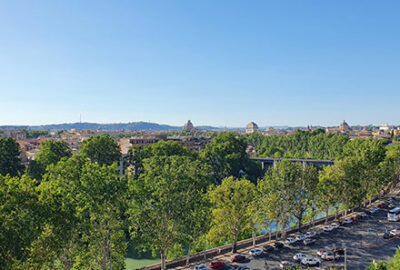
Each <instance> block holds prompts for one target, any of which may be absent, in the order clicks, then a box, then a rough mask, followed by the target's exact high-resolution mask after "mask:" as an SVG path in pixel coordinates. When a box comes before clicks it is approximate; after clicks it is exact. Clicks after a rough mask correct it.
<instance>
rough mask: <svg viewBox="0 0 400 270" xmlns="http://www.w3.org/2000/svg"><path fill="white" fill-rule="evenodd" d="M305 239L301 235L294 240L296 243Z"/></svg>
mask: <svg viewBox="0 0 400 270" xmlns="http://www.w3.org/2000/svg"><path fill="white" fill-rule="evenodd" d="M305 238H306V237H305V236H304V235H302V234H300V235H298V236H296V240H297V241H303V240H304V239H305Z"/></svg>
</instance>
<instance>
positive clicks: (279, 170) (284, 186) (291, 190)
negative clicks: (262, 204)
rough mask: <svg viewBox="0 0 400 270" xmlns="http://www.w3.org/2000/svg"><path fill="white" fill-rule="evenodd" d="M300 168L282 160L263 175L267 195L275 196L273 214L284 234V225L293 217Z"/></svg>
mask: <svg viewBox="0 0 400 270" xmlns="http://www.w3.org/2000/svg"><path fill="white" fill-rule="evenodd" d="M301 174H302V170H301V167H299V165H298V164H295V163H293V162H292V161H290V160H282V161H280V162H278V163H277V164H276V166H275V167H274V168H273V169H270V170H269V171H268V172H267V173H266V175H265V179H264V181H265V190H267V191H268V192H269V196H271V197H273V198H276V202H275V203H274V205H275V206H276V208H275V216H276V217H277V219H278V221H279V224H280V227H281V229H282V231H283V237H285V236H286V230H285V229H286V225H287V224H288V222H289V221H290V220H292V218H293V214H294V209H293V205H294V203H295V200H296V189H295V184H294V183H296V182H297V181H298V179H300V178H301Z"/></svg>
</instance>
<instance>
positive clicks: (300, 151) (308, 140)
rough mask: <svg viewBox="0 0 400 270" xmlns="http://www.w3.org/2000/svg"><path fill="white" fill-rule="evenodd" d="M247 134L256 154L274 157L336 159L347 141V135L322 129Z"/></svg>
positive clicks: (340, 154)
mask: <svg viewBox="0 0 400 270" xmlns="http://www.w3.org/2000/svg"><path fill="white" fill-rule="evenodd" d="M247 136H248V137H247V142H248V143H249V144H251V145H253V146H254V147H255V148H256V149H257V150H258V153H257V156H259V157H276V158H278V157H287V158H315V159H337V158H339V157H341V156H342V152H343V146H344V145H346V144H347V142H348V141H349V137H347V136H344V135H335V134H332V133H325V132H324V130H322V129H317V130H314V131H313V132H311V133H309V132H305V131H302V130H297V131H296V132H294V133H292V134H290V135H288V136H279V135H272V136H264V135H262V134H259V133H253V134H250V135H247Z"/></svg>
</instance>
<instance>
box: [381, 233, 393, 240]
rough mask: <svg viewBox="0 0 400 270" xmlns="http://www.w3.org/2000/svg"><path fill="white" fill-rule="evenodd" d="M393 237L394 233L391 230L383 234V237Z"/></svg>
mask: <svg viewBox="0 0 400 270" xmlns="http://www.w3.org/2000/svg"><path fill="white" fill-rule="evenodd" d="M392 237H393V235H392V234H391V233H390V232H389V231H386V232H385V233H384V234H383V239H390V238H392Z"/></svg>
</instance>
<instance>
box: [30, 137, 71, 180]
mask: <svg viewBox="0 0 400 270" xmlns="http://www.w3.org/2000/svg"><path fill="white" fill-rule="evenodd" d="M71 155H72V153H71V149H70V148H69V146H68V144H67V143H66V142H64V141H51V140H48V141H44V142H42V143H41V144H40V150H39V153H37V155H36V157H35V161H31V162H30V163H29V166H28V168H27V171H26V173H27V175H29V176H30V177H31V178H33V179H37V180H41V179H42V177H43V175H44V174H45V172H46V168H47V166H49V165H52V164H56V163H57V162H59V161H60V160H61V159H62V158H64V157H66V158H68V157H70V156H71Z"/></svg>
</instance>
